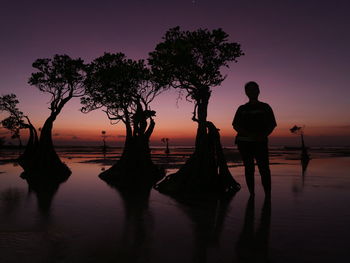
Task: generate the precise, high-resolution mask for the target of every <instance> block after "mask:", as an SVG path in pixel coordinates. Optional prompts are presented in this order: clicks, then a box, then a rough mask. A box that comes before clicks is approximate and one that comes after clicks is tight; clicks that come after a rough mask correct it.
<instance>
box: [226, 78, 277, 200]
mask: <svg viewBox="0 0 350 263" xmlns="http://www.w3.org/2000/svg"><path fill="white" fill-rule="evenodd" d="M245 93H246V95H247V96H248V98H249V102H248V103H246V104H244V105H241V106H240V107H239V108H238V110H237V112H236V114H235V117H234V119H233V122H232V126H233V128H234V129H235V130H236V131H237V136H236V140H235V143H236V144H237V147H238V150H239V152H240V154H241V156H242V160H243V163H244V167H245V179H246V182H247V186H248V189H249V192H250V194H251V195H254V194H255V192H254V172H255V165H254V159H255V160H256V162H257V165H258V168H259V172H260V176H261V181H262V185H263V187H264V191H265V195H267V196H270V195H271V172H270V167H269V151H268V139H267V137H268V136H269V135H270V134H271V133H272V131H273V130H274V128H275V127H276V126H277V124H276V120H275V116H274V114H273V111H272V109H271V107H270V106H269V105H268V104H267V103H264V102H260V101H259V100H258V96H259V93H260V90H259V85H258V84H257V83H256V82H254V81H250V82H248V83H247V84H245Z"/></svg>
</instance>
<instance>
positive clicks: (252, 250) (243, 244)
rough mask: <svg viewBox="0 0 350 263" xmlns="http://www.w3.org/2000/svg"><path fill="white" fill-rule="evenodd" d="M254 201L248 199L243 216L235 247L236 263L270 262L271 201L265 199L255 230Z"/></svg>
mask: <svg viewBox="0 0 350 263" xmlns="http://www.w3.org/2000/svg"><path fill="white" fill-rule="evenodd" d="M254 203H255V201H254V197H250V198H249V200H248V203H247V207H246V210H245V216H244V224H243V228H242V232H241V234H240V235H239V239H238V242H237V245H236V252H237V259H238V262H270V261H269V236H270V223H271V199H270V198H268V197H267V198H265V200H264V204H263V207H262V209H261V217H260V221H259V225H258V228H257V229H255V204H254Z"/></svg>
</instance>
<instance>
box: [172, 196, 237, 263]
mask: <svg viewBox="0 0 350 263" xmlns="http://www.w3.org/2000/svg"><path fill="white" fill-rule="evenodd" d="M233 197H234V195H231V196H228V197H224V198H220V199H215V198H210V199H205V200H202V199H195V200H194V199H192V200H187V201H183V200H177V201H178V202H179V207H180V208H181V209H182V210H183V211H184V212H185V213H186V215H187V216H188V217H189V218H190V219H191V221H192V222H193V227H192V228H193V232H194V242H195V244H194V251H193V259H192V261H193V262H195V263H205V262H209V261H210V260H208V249H210V248H213V247H218V246H219V240H220V236H221V233H222V229H223V225H224V222H225V218H226V215H227V212H228V207H229V205H230V203H231V200H232V199H233Z"/></svg>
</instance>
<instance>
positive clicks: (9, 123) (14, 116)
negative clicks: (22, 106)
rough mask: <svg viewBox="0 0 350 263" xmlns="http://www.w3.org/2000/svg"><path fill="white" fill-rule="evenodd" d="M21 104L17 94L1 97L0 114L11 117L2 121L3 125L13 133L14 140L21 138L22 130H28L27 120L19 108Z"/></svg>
mask: <svg viewBox="0 0 350 263" xmlns="http://www.w3.org/2000/svg"><path fill="white" fill-rule="evenodd" d="M18 103H19V101H18V99H17V96H16V95H15V94H6V95H3V96H1V97H0V112H7V113H8V114H9V116H8V117H7V118H5V119H3V120H2V121H1V125H2V126H3V127H4V128H5V129H8V130H9V131H10V132H11V137H12V139H16V138H20V130H21V129H24V128H27V126H28V125H27V124H26V123H25V121H24V118H26V117H25V116H24V114H23V112H22V111H20V110H19V109H18V107H17V104H18Z"/></svg>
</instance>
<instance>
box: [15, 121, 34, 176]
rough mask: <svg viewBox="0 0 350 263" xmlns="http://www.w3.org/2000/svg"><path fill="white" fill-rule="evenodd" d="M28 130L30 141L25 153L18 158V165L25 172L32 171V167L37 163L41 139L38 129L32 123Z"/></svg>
mask: <svg viewBox="0 0 350 263" xmlns="http://www.w3.org/2000/svg"><path fill="white" fill-rule="evenodd" d="M26 128H28V129H29V139H28V142H27V145H26V148H25V149H24V152H23V153H22V155H21V156H20V157H19V158H18V163H19V165H20V166H22V168H23V169H24V170H30V166H31V165H33V163H34V162H35V161H34V159H35V158H34V157H35V156H36V154H37V151H38V145H39V139H38V134H37V132H36V129H35V127H34V126H33V125H32V124H31V123H29V124H28V125H27V127H26Z"/></svg>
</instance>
